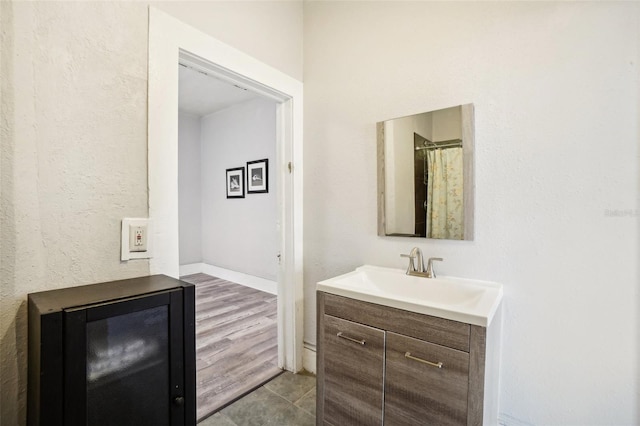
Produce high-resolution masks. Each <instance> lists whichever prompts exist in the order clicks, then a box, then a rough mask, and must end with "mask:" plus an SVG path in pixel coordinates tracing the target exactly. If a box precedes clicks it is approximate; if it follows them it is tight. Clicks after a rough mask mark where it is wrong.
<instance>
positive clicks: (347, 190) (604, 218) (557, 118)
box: [304, 2, 640, 425]
mask: <svg viewBox="0 0 640 426" xmlns="http://www.w3.org/2000/svg"><path fill="white" fill-rule="evenodd" d="M639 18H640V4H638V3H637V2H633V3H623V2H602V3H599V2H590V3H583V2H572V3H568V2H567V3H565V2H542V3H538V2H479V3H474V2H463V3H460V2H308V3H305V24H304V30H305V31H304V40H305V46H304V51H305V63H304V71H305V72H304V84H305V164H304V167H305V271H304V277H305V285H306V291H305V336H306V339H308V340H309V341H312V342H313V341H315V314H314V309H315V307H314V304H315V297H314V285H315V283H316V282H317V281H319V280H321V279H325V278H328V277H331V276H334V275H337V274H341V273H344V272H347V271H350V270H352V269H353V268H354V267H356V266H358V265H361V264H365V263H369V264H377V265H383V266H391V267H396V268H403V267H406V262H405V261H404V260H403V259H401V258H400V257H399V254H400V253H406V252H408V251H409V250H410V249H411V247H412V246H416V245H417V246H419V247H421V248H422V251H423V252H424V253H425V256H442V257H444V259H445V261H444V262H441V263H439V264H438V269H439V272H440V273H442V274H446V275H454V276H462V277H469V278H477V279H488V280H495V281H499V282H502V283H503V284H504V285H505V299H504V304H505V324H504V342H503V351H502V379H501V393H500V396H501V401H500V402H501V411H502V419H503V421H504V422H505V423H506V424H509V425H528V424H539V425H588V424H592V425H595V424H610V425H612V424H616V425H631V424H639V423H640V415H639V413H638V408H639V407H638V401H639V400H640V396H639V395H638V387H639V384H640V378H639V377H638V359H640V352H639V345H638V343H639V342H638V336H639V332H640V324H639V321H640V319H639V317H638V307H639V306H638V304H639V299H640V297H639V293H638V282H639V270H638V256H639V253H638V242H639V241H638V229H639V228H638V225H639V223H638V221H639V220H640V214H639V213H638V210H637V208H638V195H639V192H638V188H639V181H638V176H639V175H638V172H639V164H640V161H639V158H638V148H639V147H638V144H639V140H640V134H639V131H638V117H639V109H638V107H639V95H640V93H639V91H640V85H639V84H638V83H639V82H638V78H639V76H640V73H639V69H638V63H639V61H640V52H639V47H640V46H639V44H640V40H639V36H640V34H639V28H640V26H639V25H638V23H639V22H640V21H639ZM469 102H472V103H474V104H475V112H476V114H475V122H476V154H477V155H476V171H477V172H476V186H477V191H476V203H477V204H476V206H477V208H476V222H475V223H476V237H475V241H472V242H464V241H423V242H418V241H417V240H415V239H401V238H388V237H386V238H381V237H377V236H376V184H375V182H376V154H375V153H376V149H375V146H376V127H375V123H376V122H378V121H381V120H384V119H389V118H392V117H400V116H404V115H407V114H413V113H417V112H421V111H428V110H435V109H439V108H444V107H449V106H453V105H459V104H465V103H469ZM615 212H620V216H615V215H614V214H615Z"/></svg>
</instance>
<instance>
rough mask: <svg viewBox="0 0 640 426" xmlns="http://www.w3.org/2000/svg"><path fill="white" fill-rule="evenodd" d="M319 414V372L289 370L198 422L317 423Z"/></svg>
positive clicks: (249, 425) (209, 425)
mask: <svg viewBox="0 0 640 426" xmlns="http://www.w3.org/2000/svg"><path fill="white" fill-rule="evenodd" d="M315 416H316V378H315V376H313V375H312V374H310V373H306V372H303V373H299V374H293V373H290V372H288V371H285V372H284V373H282V374H280V375H279V376H277V377H276V378H274V379H272V380H271V381H269V382H267V383H266V384H264V385H263V386H260V387H259V388H258V389H256V390H255V391H253V392H251V393H250V394H248V395H246V396H245V397H243V398H241V399H239V400H237V401H236V402H234V403H233V404H231V405H229V406H227V407H225V408H223V409H222V410H220V411H218V412H217V413H215V414H214V415H212V416H210V417H208V418H206V419H204V420H203V421H201V422H200V423H198V426H266V425H274V426H307V425H308V426H314V425H315V424H316V417H315Z"/></svg>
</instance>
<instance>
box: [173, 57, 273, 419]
mask: <svg viewBox="0 0 640 426" xmlns="http://www.w3.org/2000/svg"><path fill="white" fill-rule="evenodd" d="M178 106H179V113H178V202H179V206H178V207H179V209H178V217H179V242H180V244H179V246H180V253H179V254H180V279H181V280H183V281H186V282H189V283H192V284H194V285H195V287H196V288H195V305H196V306H195V318H196V326H195V329H196V397H197V418H198V419H203V418H205V417H207V416H209V415H210V414H212V413H213V412H215V411H218V410H219V409H221V408H223V407H224V406H226V405H227V404H229V403H231V402H233V401H234V400H236V399H237V398H239V397H241V396H243V395H245V394H247V393H248V392H250V391H253V390H254V389H255V388H257V387H259V386H260V385H262V384H263V383H265V382H266V381H268V380H270V379H272V378H273V377H275V376H276V375H279V374H280V373H282V370H281V369H280V368H279V367H278V335H277V274H278V262H277V256H276V253H277V252H278V240H277V231H276V222H277V215H276V213H277V197H276V196H277V193H276V190H277V185H273V183H272V182H273V180H274V178H273V174H274V173H273V168H272V169H271V170H269V167H268V165H269V163H271V164H273V163H274V161H275V154H276V127H275V126H276V103H275V102H274V101H273V100H270V99H265V98H263V97H262V96H260V95H256V94H254V93H253V92H252V91H250V90H247V89H245V88H240V87H237V86H235V85H232V84H229V83H227V82H225V81H222V80H220V79H218V78H216V77H215V76H213V75H210V74H209V73H207V72H205V71H203V70H201V69H200V68H198V67H195V68H194V67H192V66H191V65H190V63H189V62H187V61H185V60H181V61H180V68H179V96H178ZM230 177H233V178H234V179H235V180H233V181H232V182H230V181H228V180H229V178H230ZM238 177H239V178H240V179H237V178H238ZM230 183H233V185H230ZM270 183H271V185H269V184H270Z"/></svg>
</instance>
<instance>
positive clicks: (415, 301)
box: [316, 265, 502, 327]
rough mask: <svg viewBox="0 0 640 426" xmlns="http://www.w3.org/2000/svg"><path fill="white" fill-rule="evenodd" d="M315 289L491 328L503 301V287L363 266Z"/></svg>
mask: <svg viewBox="0 0 640 426" xmlns="http://www.w3.org/2000/svg"><path fill="white" fill-rule="evenodd" d="M316 289H317V290H319V291H323V292H326V293H332V294H336V295H338V296H344V297H350V298H352V299H358V300H362V301H365V302H371V303H376V304H378V305H385V306H391V307H393V308H398V309H403V310H406V311H411V312H417V313H421V314H427V315H432V316H436V317H440V318H445V319H450V320H454V321H460V322H464V323H467V324H474V325H479V326H482V327H488V326H489V324H490V323H491V320H492V319H493V316H494V315H495V313H496V310H497V309H498V307H499V306H500V303H501V301H502V284H497V283H493V282H489V281H478V280H469V279H464V278H454V277H440V276H439V277H437V278H423V277H415V276H410V275H407V274H405V271H403V270H400V269H392V268H382V267H379V266H371V265H364V266H360V267H358V268H356V270H355V271H353V272H349V273H347V274H344V275H340V276H337V277H335V278H330V279H328V280H324V281H320V282H319V283H318V285H317V286H316Z"/></svg>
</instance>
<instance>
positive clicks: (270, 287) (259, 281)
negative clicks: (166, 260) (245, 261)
mask: <svg viewBox="0 0 640 426" xmlns="http://www.w3.org/2000/svg"><path fill="white" fill-rule="evenodd" d="M197 273H204V274H207V275H211V276H213V277H218V278H222V279H223V280H227V281H231V282H234V283H236V284H240V285H243V286H245V287H251V288H253V289H256V290H260V291H264V292H266V293H269V294H276V295H277V294H278V282H277V281H271V280H267V279H264V278H260V277H256V276H255V275H249V274H243V273H242V272H237V271H232V270H231V269H225V268H220V267H219V266H214V265H209V264H207V263H192V264H189V265H180V276H181V277H182V276H184V275H191V274H197Z"/></svg>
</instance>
